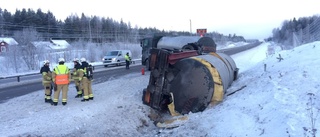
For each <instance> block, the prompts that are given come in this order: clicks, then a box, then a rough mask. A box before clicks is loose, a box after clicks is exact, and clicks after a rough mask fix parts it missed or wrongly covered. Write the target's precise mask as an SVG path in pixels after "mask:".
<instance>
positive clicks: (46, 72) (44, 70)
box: [40, 60, 52, 103]
mask: <svg viewBox="0 0 320 137" xmlns="http://www.w3.org/2000/svg"><path fill="white" fill-rule="evenodd" d="M49 64H50V62H49V60H45V61H43V66H42V67H41V69H40V74H42V85H43V87H44V91H45V92H44V93H45V96H44V102H45V103H51V102H52V100H51V94H52V85H51V82H52V72H51V70H50V67H49Z"/></svg>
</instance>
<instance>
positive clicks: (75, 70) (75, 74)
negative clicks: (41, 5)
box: [72, 58, 83, 98]
mask: <svg viewBox="0 0 320 137" xmlns="http://www.w3.org/2000/svg"><path fill="white" fill-rule="evenodd" d="M73 63H74V68H73V70H72V79H73V80H74V83H75V86H76V90H77V95H76V96H75V98H81V97H82V95H83V92H82V88H81V81H80V80H79V74H80V71H81V65H80V60H79V59H78V58H75V59H73Z"/></svg>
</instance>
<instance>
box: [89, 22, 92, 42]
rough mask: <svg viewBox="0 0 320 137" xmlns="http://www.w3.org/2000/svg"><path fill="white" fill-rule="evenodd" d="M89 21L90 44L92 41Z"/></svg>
mask: <svg viewBox="0 0 320 137" xmlns="http://www.w3.org/2000/svg"><path fill="white" fill-rule="evenodd" d="M90 21H91V18H90V19H89V34H90V39H89V41H90V43H91V41H92V35H91V25H90Z"/></svg>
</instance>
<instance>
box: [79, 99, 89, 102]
mask: <svg viewBox="0 0 320 137" xmlns="http://www.w3.org/2000/svg"><path fill="white" fill-rule="evenodd" d="M85 101H89V99H82V100H81V102H85Z"/></svg>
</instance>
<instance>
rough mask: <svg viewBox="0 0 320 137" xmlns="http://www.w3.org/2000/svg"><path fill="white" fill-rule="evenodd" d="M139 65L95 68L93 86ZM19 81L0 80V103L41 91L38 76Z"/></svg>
mask: <svg viewBox="0 0 320 137" xmlns="http://www.w3.org/2000/svg"><path fill="white" fill-rule="evenodd" d="M260 44H261V43H255V44H249V45H246V46H241V47H235V48H230V49H223V50H218V51H217V52H222V53H225V54H227V55H232V54H235V53H239V52H242V51H244V50H248V49H250V48H253V47H256V46H258V45H260ZM140 64H141V63H136V64H133V65H131V66H130V70H126V69H124V68H125V66H119V67H108V68H104V67H103V66H99V67H95V71H94V81H93V85H94V84H97V83H103V82H105V81H108V80H110V79H117V78H119V77H121V76H123V75H126V74H129V73H141V72H140V71H141V68H142V67H144V66H142V65H140ZM20 81H21V82H17V78H8V79H0V103H3V102H5V101H7V100H9V99H12V98H14V97H19V96H22V95H26V94H29V93H32V92H35V91H38V90H43V86H42V84H41V75H40V74H39V75H30V76H24V77H21V78H20ZM1 83H2V84H1ZM71 84H73V83H71Z"/></svg>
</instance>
